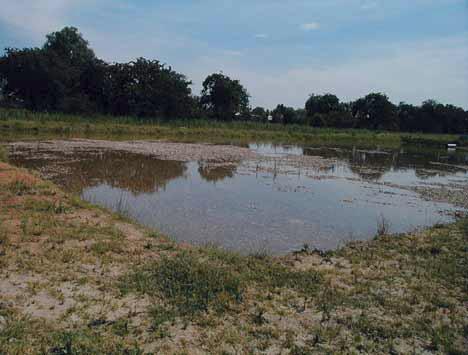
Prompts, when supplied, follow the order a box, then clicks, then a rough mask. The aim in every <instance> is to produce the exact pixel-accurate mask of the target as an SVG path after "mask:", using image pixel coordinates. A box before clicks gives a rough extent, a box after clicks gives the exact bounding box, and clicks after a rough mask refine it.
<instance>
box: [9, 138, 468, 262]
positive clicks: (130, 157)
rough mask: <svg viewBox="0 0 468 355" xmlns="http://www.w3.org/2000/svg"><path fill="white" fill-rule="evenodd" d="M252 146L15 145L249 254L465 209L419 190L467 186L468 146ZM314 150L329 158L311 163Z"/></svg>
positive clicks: (355, 235)
mask: <svg viewBox="0 0 468 355" xmlns="http://www.w3.org/2000/svg"><path fill="white" fill-rule="evenodd" d="M249 148H250V150H251V151H253V152H255V153H256V154H255V155H253V156H258V157H259V158H251V157H250V156H249V158H248V159H244V160H240V161H237V162H229V164H210V163H209V162H206V161H202V160H199V161H193V160H189V161H175V160H161V159H158V158H157V157H154V156H151V155H145V154H138V153H135V152H126V151H120V150H112V149H94V150H93V149H90V150H86V151H80V150H79V149H74V150H73V151H72V154H70V152H69V151H68V152H60V151H59V150H47V149H46V147H42V148H41V147H39V146H38V147H36V148H34V147H28V148H24V149H21V147H16V148H15V150H14V152H13V154H12V156H11V162H12V163H14V164H16V165H19V166H24V167H28V168H34V169H37V170H39V171H40V172H41V173H42V174H43V175H44V176H45V177H47V178H49V179H51V180H53V181H54V182H56V183H58V184H59V185H61V186H62V187H63V188H65V189H66V190H68V191H71V192H75V193H78V194H80V195H81V196H82V197H83V198H84V199H85V200H87V201H90V202H93V203H96V204H100V205H103V206H106V207H108V208H111V209H114V210H116V211H118V212H121V213H125V214H127V215H128V216H130V217H132V218H134V219H135V220H137V221H138V222H140V223H143V224H145V225H148V226H151V227H156V228H157V229H159V230H161V231H162V232H164V233H166V234H168V235H170V236H172V237H174V238H175V239H177V240H178V241H187V242H191V243H195V244H205V243H214V244H217V245H220V246H222V247H225V248H228V249H231V250H237V251H240V252H244V253H248V252H253V251H258V250H266V251H268V252H270V253H272V254H285V253H289V252H291V251H294V250H298V249H300V248H301V247H302V246H303V245H304V244H308V245H309V246H310V247H311V248H319V249H334V248H336V247H338V246H339V245H341V244H343V243H346V242H348V241H351V240H364V239H369V238H372V237H373V236H374V235H375V234H376V232H377V226H378V221H379V220H380V219H381V218H382V216H383V217H384V218H385V220H386V221H388V223H389V225H390V231H391V232H393V233H402V232H407V231H411V230H414V229H416V228H419V227H424V226H430V225H434V224H436V223H445V222H450V221H452V220H453V215H454V213H455V212H456V211H457V210H460V207H455V206H453V205H451V204H449V203H443V202H434V201H430V200H428V199H425V198H423V197H422V196H421V195H420V194H418V193H417V192H415V191H413V190H412V188H417V187H421V186H425V187H427V186H444V187H447V188H448V187H451V188H454V189H455V188H458V187H459V186H467V185H468V173H467V170H466V169H464V168H463V167H466V166H467V164H468V152H447V151H433V150H420V149H416V148H414V149H401V150H398V151H383V150H379V149H374V150H371V151H369V150H363V149H359V148H353V149H349V148H330V147H299V146H281V145H269V144H251V145H250V146H249ZM260 157H262V158H260ZM285 157H286V158H287V159H284V158H285ZM306 157H309V158H312V157H320V158H321V159H322V160H323V161H326V162H327V163H326V164H319V165H313V164H308V163H307V162H309V160H306V159H302V158H306ZM304 162H306V163H304Z"/></svg>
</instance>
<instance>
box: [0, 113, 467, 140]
mask: <svg viewBox="0 0 468 355" xmlns="http://www.w3.org/2000/svg"><path fill="white" fill-rule="evenodd" d="M0 122H2V124H0V131H2V130H3V131H7V132H28V133H30V132H34V133H38V132H49V133H58V134H88V135H89V134H91V135H92V134H96V135H99V134H101V135H102V134H108V135H144V136H153V137H167V138H178V139H187V140H209V141H211V140H215V141H229V140H241V141H242V140H246V141H248V140H259V141H269V142H280V143H307V142H311V143H347V142H351V143H361V144H382V145H388V146H399V145H400V144H401V142H402V140H403V141H408V142H412V141H414V142H429V143H431V144H442V143H447V142H450V141H456V140H457V139H458V137H457V136H455V135H436V134H414V133H411V134H410V133H399V132H387V131H371V130H366V129H337V128H316V127H311V126H306V125H281V124H272V123H263V122H248V121H235V122H225V121H214V120H207V119H183V118H182V119H175V120H164V119H161V118H158V117H154V118H138V117H128V116H120V117H116V116H104V115H95V114H94V115H71V114H64V113H43V112H31V111H27V110H14V109H4V108H0Z"/></svg>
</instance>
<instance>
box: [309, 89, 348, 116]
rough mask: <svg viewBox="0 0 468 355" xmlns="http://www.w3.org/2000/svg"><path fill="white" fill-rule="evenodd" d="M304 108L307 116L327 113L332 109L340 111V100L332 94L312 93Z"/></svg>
mask: <svg viewBox="0 0 468 355" xmlns="http://www.w3.org/2000/svg"><path fill="white" fill-rule="evenodd" d="M305 109H306V111H307V115H308V116H309V117H312V116H313V115H314V114H316V113H320V114H328V113H330V112H333V111H340V109H341V106H340V100H339V99H338V97H336V96H335V95H332V94H325V95H314V94H312V95H310V97H309V99H308V100H307V102H306V104H305Z"/></svg>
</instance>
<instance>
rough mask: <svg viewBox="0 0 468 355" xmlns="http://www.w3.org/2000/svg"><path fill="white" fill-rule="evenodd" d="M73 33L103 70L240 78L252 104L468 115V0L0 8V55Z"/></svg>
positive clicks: (107, 2) (7, 3)
mask: <svg viewBox="0 0 468 355" xmlns="http://www.w3.org/2000/svg"><path fill="white" fill-rule="evenodd" d="M67 25H72V26H75V27H78V28H79V30H80V31H81V32H82V33H83V35H84V36H85V38H86V39H88V40H89V42H90V44H91V46H92V48H93V49H94V50H95V52H96V54H97V55H98V56H99V57H101V58H104V59H106V60H108V61H127V60H131V59H133V58H136V57H139V56H143V57H146V58H153V59H159V60H161V61H163V62H167V63H168V64H170V65H172V67H173V68H174V69H175V70H177V71H179V72H182V73H184V74H186V75H187V76H188V77H189V78H190V79H191V80H192V81H193V82H194V86H193V90H194V92H195V93H198V92H199V88H200V86H201V82H202V81H203V79H204V78H205V77H206V76H207V75H208V74H210V73H213V72H219V71H223V72H224V73H225V74H227V75H229V76H231V77H233V78H237V79H240V80H241V82H242V83H243V84H244V86H246V88H247V89H248V91H249V93H250V94H251V96H252V99H251V102H252V105H253V106H256V105H261V106H265V107H269V108H271V107H273V106H276V104H278V103H283V104H286V105H289V106H294V107H302V106H303V105H304V102H305V100H306V99H307V97H308V96H309V95H310V94H312V93H317V94H320V93H325V92H332V93H335V94H336V95H338V96H339V97H340V98H342V99H343V100H346V101H347V100H352V99H356V98H358V97H360V96H363V95H365V94H367V93H369V92H371V91H378V92H384V93H387V94H388V95H389V96H390V98H391V100H392V101H394V102H396V103H398V102H400V101H406V102H410V103H414V104H419V103H421V101H422V100H425V99H428V98H433V99H436V100H439V101H441V102H444V103H452V104H455V105H459V106H463V107H465V108H468V0H308V1H306V0H288V1H285V0H171V1H167V0H166V1H160V0H133V1H131V0H0V47H2V48H3V47H29V46H39V45H41V44H42V43H43V41H44V35H45V34H46V33H48V32H51V31H55V30H58V29H60V28H62V27H63V26H67Z"/></svg>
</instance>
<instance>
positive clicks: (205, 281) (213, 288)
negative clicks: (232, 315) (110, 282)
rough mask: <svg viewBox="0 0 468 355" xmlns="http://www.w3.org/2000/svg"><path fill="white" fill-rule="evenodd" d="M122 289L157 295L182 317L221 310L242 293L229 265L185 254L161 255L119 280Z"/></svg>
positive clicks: (238, 281)
mask: <svg viewBox="0 0 468 355" xmlns="http://www.w3.org/2000/svg"><path fill="white" fill-rule="evenodd" d="M121 289H122V291H124V292H128V291H131V290H135V291H137V292H139V293H144V294H149V295H152V296H155V295H159V296H161V298H162V299H163V300H164V301H165V302H167V303H168V305H169V306H171V307H173V308H174V309H176V310H177V313H178V314H179V315H181V316H193V315H195V314H197V313H200V312H206V311H208V310H209V309H214V310H216V311H218V312H223V311H225V310H227V309H228V308H229V305H230V304H231V303H232V302H239V301H240V300H241V299H242V293H243V288H242V285H241V280H240V278H239V277H238V276H237V275H235V274H234V273H232V272H231V271H230V270H229V269H228V268H226V267H223V266H217V267H216V266H214V265H213V264H210V263H207V262H203V261H200V260H198V259H197V258H195V257H194V256H193V255H191V254H188V253H182V254H179V255H177V256H175V257H163V258H162V259H161V260H160V261H158V262H156V263H152V264H149V265H147V266H145V267H144V268H142V269H139V270H137V271H135V272H133V273H132V274H130V275H129V276H128V277H127V278H126V279H125V280H124V281H123V282H122V285H121Z"/></svg>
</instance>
